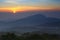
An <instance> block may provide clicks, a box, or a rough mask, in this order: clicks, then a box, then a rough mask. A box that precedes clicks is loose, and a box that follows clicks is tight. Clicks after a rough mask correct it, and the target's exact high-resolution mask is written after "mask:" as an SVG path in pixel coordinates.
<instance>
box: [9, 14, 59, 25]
mask: <svg viewBox="0 0 60 40" xmlns="http://www.w3.org/2000/svg"><path fill="white" fill-rule="evenodd" d="M10 23H11V24H13V25H18V26H19V25H21V26H23V25H24V26H25V25H26V26H27V25H28V26H30V25H31V26H35V25H43V24H50V23H51V24H52V25H53V24H55V23H56V24H58V23H60V19H57V18H50V17H46V16H44V15H40V14H37V15H33V16H29V17H27V18H24V19H19V20H16V21H13V22H10ZM56 24H55V25H56Z"/></svg>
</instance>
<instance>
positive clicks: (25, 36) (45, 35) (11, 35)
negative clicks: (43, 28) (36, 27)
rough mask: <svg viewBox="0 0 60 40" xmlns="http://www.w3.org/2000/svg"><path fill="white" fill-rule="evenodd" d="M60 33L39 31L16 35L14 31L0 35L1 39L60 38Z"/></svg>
mask: <svg viewBox="0 0 60 40" xmlns="http://www.w3.org/2000/svg"><path fill="white" fill-rule="evenodd" d="M59 37H60V36H59V35H57V34H48V33H43V34H37V33H29V32H27V33H24V34H22V35H20V36H19V35H16V34H14V33H9V32H8V33H6V34H4V35H1V36H0V40H59Z"/></svg>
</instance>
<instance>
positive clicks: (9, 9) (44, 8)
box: [0, 6, 56, 14]
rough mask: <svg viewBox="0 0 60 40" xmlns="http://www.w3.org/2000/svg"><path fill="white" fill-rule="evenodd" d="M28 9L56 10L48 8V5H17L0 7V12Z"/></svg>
mask: <svg viewBox="0 0 60 40" xmlns="http://www.w3.org/2000/svg"><path fill="white" fill-rule="evenodd" d="M30 10H56V9H55V8H52V7H51V8H49V7H47V8H46V7H29V6H28V7H27V6H22V7H21V6H19V7H4V8H0V12H12V13H14V14H15V13H16V12H21V11H30Z"/></svg>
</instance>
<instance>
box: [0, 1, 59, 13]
mask: <svg viewBox="0 0 60 40" xmlns="http://www.w3.org/2000/svg"><path fill="white" fill-rule="evenodd" d="M38 9H40V10H46V9H59V10H60V0H0V11H3V10H5V11H6V10H9V11H13V12H14V13H15V11H25V10H38Z"/></svg>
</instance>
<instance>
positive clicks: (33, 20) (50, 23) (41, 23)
mask: <svg viewBox="0 0 60 40" xmlns="http://www.w3.org/2000/svg"><path fill="white" fill-rule="evenodd" d="M0 31H6V32H8V31H9V32H31V31H41V32H48V33H60V19H58V18H52V17H46V16H44V15H41V14H36V15H32V16H29V17H26V18H23V19H18V20H15V21H10V22H2V21H1V22H0Z"/></svg>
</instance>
